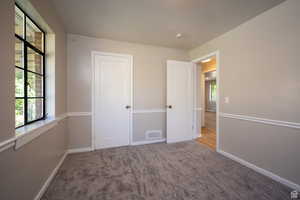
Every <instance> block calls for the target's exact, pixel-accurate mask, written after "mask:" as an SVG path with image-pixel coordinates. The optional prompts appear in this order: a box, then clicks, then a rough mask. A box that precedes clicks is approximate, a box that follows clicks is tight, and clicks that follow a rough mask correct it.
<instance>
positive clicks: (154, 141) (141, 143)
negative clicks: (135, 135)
mask: <svg viewBox="0 0 300 200" xmlns="http://www.w3.org/2000/svg"><path fill="white" fill-rule="evenodd" d="M165 141H166V139H165V138H164V139H159V140H148V141H140V142H132V143H131V145H132V146H136V145H143V144H154V143H159V142H165Z"/></svg>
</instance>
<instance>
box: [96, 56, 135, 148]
mask: <svg viewBox="0 0 300 200" xmlns="http://www.w3.org/2000/svg"><path fill="white" fill-rule="evenodd" d="M91 55H92V56H91V57H92V59H91V60H92V81H91V82H92V137H91V139H92V141H91V146H92V150H95V59H94V58H95V55H101V56H117V57H122V58H127V59H129V61H130V74H131V77H130V88H131V89H130V91H131V94H130V104H131V105H130V106H131V108H130V114H129V123H130V124H129V145H132V129H133V120H132V119H133V118H132V115H133V112H132V111H133V56H132V55H128V54H117V53H110V52H101V51H92V52H91Z"/></svg>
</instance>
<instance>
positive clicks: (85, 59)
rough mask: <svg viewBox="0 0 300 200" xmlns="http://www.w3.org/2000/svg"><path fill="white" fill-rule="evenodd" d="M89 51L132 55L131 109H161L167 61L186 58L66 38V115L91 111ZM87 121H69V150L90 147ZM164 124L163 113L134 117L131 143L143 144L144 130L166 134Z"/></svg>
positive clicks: (165, 51) (167, 52)
mask: <svg viewBox="0 0 300 200" xmlns="http://www.w3.org/2000/svg"><path fill="white" fill-rule="evenodd" d="M91 51H102V52H112V53H121V54H130V55H132V56H133V64H134V67H133V68H134V69H133V73H134V75H133V82H134V88H133V90H134V105H133V109H134V110H141V109H142V110H144V109H146V110H147V109H164V108H165V104H166V61H167V60H168V59H174V60H188V59H189V56H188V52H187V51H184V50H178V49H170V48H164V47H157V46H150V45H143V44H136V43H128V42H119V41H113V40H107V39H97V38H90V37H84V36H79V35H68V90H67V91H68V112H91V80H92V79H91V77H92V74H91V70H92V66H91ZM83 118H84V119H83ZM90 120H91V117H86V116H85V117H73V118H72V119H70V120H69V130H71V131H70V132H69V134H70V136H69V137H70V148H79V147H88V146H90V145H91V144H90V138H91V131H90V129H88V130H86V129H87V128H86V127H87V125H86V124H87V123H88V124H90ZM164 121H165V113H139V114H134V117H133V127H134V130H133V141H135V142H136V141H144V140H145V136H144V132H145V130H162V131H163V133H164V135H165V123H164ZM147 122H149V123H147ZM72 127H77V128H76V129H75V128H72ZM74 138H77V139H76V140H75V139H74ZM87 138H88V139H87Z"/></svg>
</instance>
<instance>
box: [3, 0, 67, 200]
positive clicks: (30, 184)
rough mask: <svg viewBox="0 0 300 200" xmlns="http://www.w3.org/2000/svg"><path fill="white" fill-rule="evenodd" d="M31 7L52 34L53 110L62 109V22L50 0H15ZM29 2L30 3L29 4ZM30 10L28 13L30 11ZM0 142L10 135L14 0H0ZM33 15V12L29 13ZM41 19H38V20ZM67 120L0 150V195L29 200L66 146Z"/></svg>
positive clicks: (12, 102)
mask: <svg viewBox="0 0 300 200" xmlns="http://www.w3.org/2000/svg"><path fill="white" fill-rule="evenodd" d="M18 2H20V4H21V5H22V6H23V5H24V6H25V7H26V8H30V7H32V6H33V7H34V8H35V9H36V11H37V12H38V13H39V14H40V16H41V19H43V20H44V21H45V22H46V23H47V24H48V26H49V28H51V30H52V31H53V33H54V34H55V39H56V41H55V73H56V74H55V93H56V96H55V103H56V104H55V105H56V106H55V112H56V114H57V115H59V114H62V113H65V111H66V40H65V33H64V29H63V26H62V25H61V23H60V21H59V19H58V18H57V17H56V13H55V12H54V9H53V6H52V4H51V3H50V1H40V0H30V1H28V0H22V1H21V0H19V1H18ZM29 4H30V6H29ZM32 13H34V12H32ZM32 13H31V12H30V13H29V14H32ZM0 17H1V19H2V20H0V26H1V28H0V35H1V37H0V44H1V45H0V67H1V69H0V70H1V71H0V76H1V77H0V81H1V82H0V91H1V92H0V95H1V96H0V97H1V100H0V109H1V116H0V120H1V121H0V127H1V133H0V142H1V141H3V140H5V139H9V138H12V137H14V134H15V128H14V126H15V125H14V121H15V120H14V92H15V91H14V39H15V36H14V1H11V0H3V1H1V3H0ZM32 17H33V18H34V19H35V17H36V16H32ZM41 19H38V21H39V20H41ZM66 131H67V121H66V120H63V121H61V122H60V123H59V125H57V126H55V127H54V128H52V129H51V130H49V131H48V132H46V133H44V134H42V135H41V136H39V137H38V138H36V139H34V140H33V141H32V142H30V143H28V144H26V145H24V146H22V147H21V148H20V149H18V150H14V149H13V148H10V149H8V150H6V151H4V152H1V153H0V177H1V178H0V199H5V200H16V199H22V200H32V199H33V198H34V197H35V196H36V194H37V193H38V191H39V190H40V189H41V187H42V185H43V184H44V182H45V180H46V179H47V178H48V176H49V175H50V173H51V172H52V170H53V169H54V167H56V165H57V164H58V161H59V160H60V159H61V157H62V155H63V154H64V152H65V151H66V147H67V133H66Z"/></svg>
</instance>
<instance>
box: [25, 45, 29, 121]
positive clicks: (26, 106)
mask: <svg viewBox="0 0 300 200" xmlns="http://www.w3.org/2000/svg"><path fill="white" fill-rule="evenodd" d="M27 79H28V76H27V45H26V44H25V43H24V115H25V116H24V119H25V120H24V121H25V124H27V122H28V94H27V91H28V90H27V85H28V84H27V83H28V80H27Z"/></svg>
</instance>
